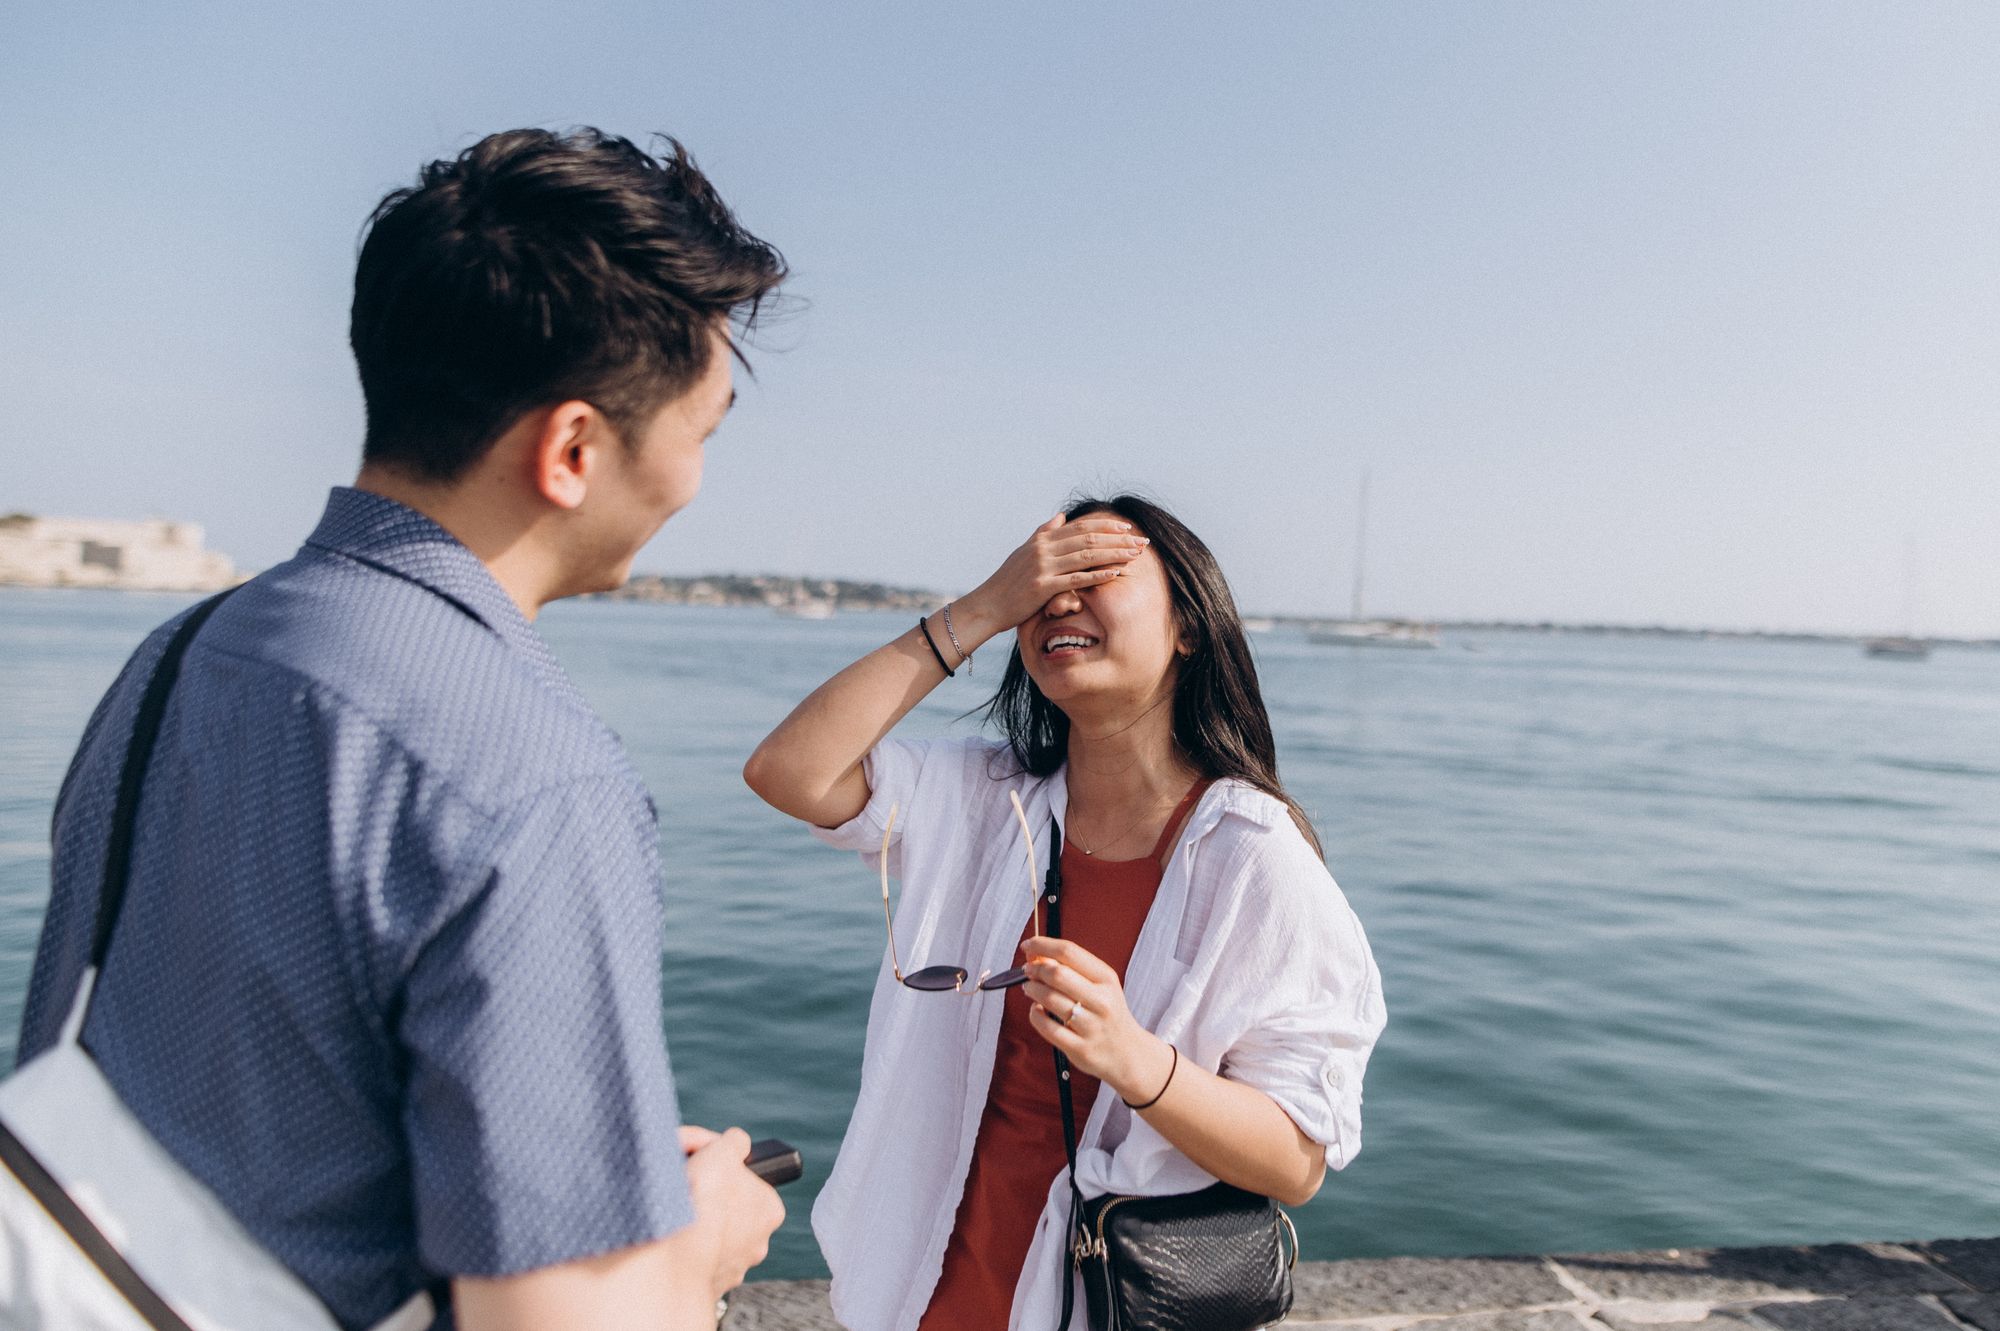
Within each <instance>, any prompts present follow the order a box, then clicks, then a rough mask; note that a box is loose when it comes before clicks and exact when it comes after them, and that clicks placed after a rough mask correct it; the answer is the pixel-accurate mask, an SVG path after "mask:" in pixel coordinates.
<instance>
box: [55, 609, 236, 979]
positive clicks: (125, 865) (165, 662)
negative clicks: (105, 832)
mask: <svg viewBox="0 0 2000 1331" xmlns="http://www.w3.org/2000/svg"><path fill="white" fill-rule="evenodd" d="M235 590H236V589H235V588H234V587H231V588H230V589H229V590H228V591H226V592H222V593H220V594H219V595H216V596H211V597H209V598H208V599H207V600H206V601H203V602H202V603H201V604H200V605H198V606H196V607H195V608H194V610H193V612H192V613H190V614H189V615H188V617H187V618H186V619H183V620H182V621H181V624H180V627H179V628H177V629H175V630H174V635H173V637H171V638H169V639H168V640H167V645H166V649H165V650H164V651H162V652H161V653H160V659H159V662H158V663H157V664H155V665H154V667H153V675H152V678H151V679H149V680H147V682H146V692H145V694H144V695H143V696H141V698H140V699H139V712H138V716H137V718H136V719H135V720H134V721H133V723H132V738H131V740H130V742H128V743H127V744H126V746H125V766H124V768H123V770H122V771H121V772H120V773H119V777H118V803H117V805H116V807H115V808H114V810H113V812H112V815H111V839H110V843H109V845H108V846H107V848H106V850H105V853H104V883H103V886H102V887H101V888H100V889H99V890H98V894H97V924H96V927H95V930H94V931H93V933H92V936H91V942H90V972H96V971H99V970H102V969H103V967H104V958H105V956H106V955H107V954H109V953H110V951H111V937H112V934H113V933H114V932H115V931H116V930H117V928H118V915H119V912H120V911H121V910H123V909H124V906H125V889H126V887H127V886H128V885H129V884H130V882H131V879H132V841H133V837H134V835H135V833H136V831H137V828H138V824H139V798H140V796H141V795H142V794H144V792H145V786H146V768H147V765H148V764H149V763H150V762H151V761H152V757H153V745H154V744H155V743H156V742H157V741H158V740H159V738H160V723H161V722H162V721H163V720H164V719H165V717H166V714H167V699H168V698H169V697H170V696H171V695H172V693H173V691H174V681H175V680H177V679H179V678H180V673H181V660H182V658H184V657H185V656H186V655H187V650H188V647H189V645H190V644H192V643H193V642H194V635H195V634H197V633H199V632H200V631H201V626H202V625H203V624H206V623H207V622H208V617H209V616H210V615H212V614H214V613H215V611H216V607H218V606H220V605H221V604H222V603H223V602H224V601H225V600H227V599H228V598H229V596H230V595H231V594H232V593H233V592H235Z"/></svg>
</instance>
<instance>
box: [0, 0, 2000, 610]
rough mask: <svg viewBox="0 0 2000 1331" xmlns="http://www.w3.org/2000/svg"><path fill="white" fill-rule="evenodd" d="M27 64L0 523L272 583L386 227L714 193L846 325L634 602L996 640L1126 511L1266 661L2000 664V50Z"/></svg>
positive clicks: (318, 484)
mask: <svg viewBox="0 0 2000 1331" xmlns="http://www.w3.org/2000/svg"><path fill="white" fill-rule="evenodd" d="M7 27H8V33H7V37H6V39H5V41H4V44H0V110H4V112H5V121H6V125H7V129H8V132H7V133H6V134H5V135H4V136H0V192H4V197H5V198H6V200H7V203H8V206H7V207H6V208H5V209H0V255H4V260H0V390H4V394H5V402H6V404H7V408H8V410H7V430H6V438H7V442H6V443H5V445H4V448H5V454H4V456H5V460H6V467H5V469H4V475H0V509H26V510H29V511H34V512H46V513H66V514H94V515H102V516H142V515H147V514H161V515H168V516H175V517H184V518H189V519H193V520H196V521H200V522H203V523H205V524H206V525H207V526H208V528H209V532H210V540H211V544H213V545H214V546H216V547H217V548H220V549H222V550H225V551H227V552H228V553H229V554H231V555H233V556H234V557H235V558H236V559H237V560H238V561H239V562H241V563H243V564H245V565H248V566H252V567H256V566H261V565H263V564H267V563H270V562H273V561H275V560H278V559H280V558H283V557H284V556H285V555H286V554H287V553H289V551H290V550H291V549H292V548H293V547H294V546H295V545H296V544H297V542H298V540H299V539H300V537H301V536H303V534H304V533H305V531H306V530H307V529H308V528H309V527H310V525H311V523H312V521H313V519H314V518H315V517H316V515H317V513H318V510H319V507H320V505H321V503H322V501H323V497H324V492H325V489H326V487H327V486H329V485H333V484H338V483H342V482H344V481H346V480H348V479H349V478H351V476H352V474H353V471H354V467H355V463H356V459H357V455H358V448H359V439H360V433H361V406H360V397H359V392H358V390H357V389H356V387H355V384H354V379H353V373H352V367H351V363H350V361H349V359H348V355H347V350H346V343H345V336H346V308H347V299H348V283H349V279H350V276H351V266H352V262H353V255H354V247H355V242H356V238H357V234H358V229H359V225H360V223H361V220H362V218H363V217H364V216H365V215H366V214H367V212H368V211H369V209H370V208H371V207H372V206H373V205H374V203H375V202H376V200H377V199H378V198H379V197H380V196H381V195H382V194H383V193H384V192H385V191H387V190H389V189H391V188H393V187H395V186H398V185H400V184H402V183H405V182H406V181H407V180H408V179H409V178H410V177H411V176H412V175H413V173H414V171H415V169H416V168H417V166H418V165H419V164H420V163H421V162H423V161H425V160H427V159H429V158H432V157H435V156H439V155H443V154H448V153H450V152H453V151H455V150H457V149H458V148H461V147H463V146H464V145H466V144H467V143H469V142H470V141H472V140H473V139H474V138H476V137H477V136H478V135H480V134H482V133H485V132H487V131H490V130H494V129H499V128H504V127H508V126H513V125H519V124H543V125H569V124H595V125H599V126H602V127H604V128H606V129H609V130H613V131H617V132H622V133H626V134H631V135H635V136H636V135H641V134H644V133H647V132H649V131H653V130H666V131H670V132H672V133H674V134H677V135H679V136H680V137H682V138H683V139H684V140H685V141H686V142H687V143H688V144H689V146H690V147H691V148H692V150H693V151H694V152H695V154H696V156H697V158H698V159H699V160H700V161H701V162H702V164H703V166H704V167H705V168H706V169H707V170H708V171H709V173H710V174H711V175H712V176H713V177H714V178H715V179H716V181H717V182H718V184H719V185H720V187H721V188H722V190H723V192H724V194H725V196H726V197H727V198H729V199H730V200H731V202H732V203H733V204H735V206H736V207H737V210H738V212H739V213H740V215H741V216H742V218H743V219H744V221H745V222H746V223H747V224H748V225H749V226H750V227H751V228H752V229H753V230H755V231H757V232H759V233H760V234H762V235H764V236H766V237H768V238H769V239H770V240H772V241H773V242H774V243H776V244H777V245H778V246H779V247H780V248H781V249H783V250H784V251H785V253H786V255H787V256H788V257H789V258H790V259H791V261H792V263H793V265H794V268H795V270H796V273H797V277H796V281H795V283H794V284H793V288H792V289H793V291H794V292H795V293H796V294H797V295H799V296H801V297H804V298H805V299H806V300H807V301H808V302H809V307H808V308H806V309H805V310H804V311H803V312H802V313H800V314H798V315H796V316H795V317H793V318H792V319H790V320H789V321H788V322H786V323H785V324H783V325H782V326H779V327H776V328H773V329H771V330H770V332H769V333H768V335H767V337H766V339H765V341H766V343H767V345H766V346H765V348H764V349H763V350H762V351H760V352H757V353H756V354H755V360H756V363H757V366H758V371H759V377H758V382H757V383H756V384H755V385H754V386H749V387H747V388H746V391H744V393H743V400H742V402H741V403H740V404H739V406H738V408H737V411H736V413H735V415H734V416H733V417H732V419H731V420H730V422H729V423H728V424H727V425H726V426H725V427H724V429H723V430H722V432H721V433H720V434H719V435H718V436H717V437H716V439H715V440H714V442H713V444H712V452H711V455H710V467H709V474H708V483H707V488H706V489H705V491H704V493H703V494H702V496H701V498H700V499H699V500H698V501H697V502H696V504H695V506H694V507H693V508H691V509H690V510H688V511H687V512H686V513H684V514H682V515H681V516H680V517H679V518H676V519H675V520H674V522H672V523H671V524H669V526H668V527H667V529H666V531H665V532H664V533H663V534H662V535H661V536H660V538H659V539H658V540H656V541H655V542H654V543H653V545H651V546H650V547H649V548H648V549H647V551H646V552H645V553H644V554H643V555H642V556H641V557H640V567H641V568H644V569H653V570H659V571H669V572H697V571H708V570H720V569H734V570H746V571H747V570H768V571H777V572H811V573H818V574H826V575H838V576H851V577H863V578H877V579H883V580H887V581H892V582H899V583H915V584H920V585H929V586H934V587H938V588H942V589H945V590H954V589H962V588H963V587H965V586H968V585H970V584H971V583H973V582H975V581H977V580H978V579H979V578H980V577H982V576H984V574H985V573H986V572H987V571H989V569H990V568H991V566H992V565H993V564H995V563H997V561H998V560H999V558H1000V557H1001V556H1002V555H1003V554H1004V553H1005V551H1006V550H1007V549H1009V548H1011V546H1012V545H1013V544H1015V543H1017V542H1018V541H1019V540H1020V539H1021V538H1022V536H1024V535H1025V533H1026V531H1027V530H1028V529H1029V528H1030V527H1032V526H1033V524H1034V523H1035V522H1036V521H1038V520H1040V519H1041V518H1042V517H1044V516H1046V515H1047V514H1048V513H1050V512H1052V511H1053V510H1054V508H1055V506H1056V505H1057V504H1058V503H1059V502H1060V501H1061V500H1062V498H1063V497H1064V496H1065V494H1066V493H1067V492H1069V491H1070V490H1071V489H1072V488H1073V487H1076V486H1079V485H1081V486H1087V487H1095V488H1103V487H1109V486H1124V485H1131V486H1141V487H1145V488H1146V489H1148V490H1150V491H1151V492H1153V493H1154V494H1156V495H1158V496H1160V497H1162V498H1164V499H1165V500H1166V501H1167V502H1168V503H1169V504H1170V505H1172V506H1173V507H1175V508H1176V509H1177V510H1178V511H1179V512H1180V513H1181V514H1182V515H1183V516H1184V517H1185V518H1186V519H1187V520H1188V521H1189V522H1190V524H1191V525H1193V526H1194V528H1195V529H1196V530H1197V531H1198V532H1201V533H1202V534H1203V535H1204V536H1205V537H1206V538H1207V539H1208V540H1209V542H1210V543H1211V544H1212V545H1213V546H1214V547H1215V549H1216V551H1217V553H1218V554H1219V555H1220V556H1221V557H1222V560H1223V563H1224V567H1225V568H1226V569H1227V570H1228V572H1229V573H1230V575H1231V578H1232V580H1233V581H1234V583H1235V585H1236V587H1237V590H1238V595H1239V599H1240V600H1241V601H1242V602H1243V603H1244V604H1245V606H1246V608H1249V609H1252V610H1263V611H1282V612H1313V611H1331V610H1336V609H1339V608H1342V607H1344V605H1345V602H1346V588H1347V579H1348V577H1349V571H1350V559H1351V523H1352V516H1353V509H1354V497H1355V490H1356V484H1357V480H1358V477H1359V475H1360V473H1361V470H1362V468H1363V467H1364V466H1367V467H1369V468H1371V469H1372V472H1373V477H1374V500H1375V503H1374V521H1373V523H1372V528H1373V536H1374V539H1373V541H1372V542H1371V547H1370V598H1369V599H1370V601H1371V603H1372V605H1373V606H1374V607H1375V608H1379V609H1381V610H1384V611H1401V612H1404V613H1409V614H1414V615H1427V616H1444V617H1487V616H1492V617H1507V618H1542V617H1554V618H1560V619H1593V620H1614V621H1629V622H1653V621H1664V622H1672V623H1683V624H1713V625H1726V626H1743V627H1826V628H1852V629H1875V628H1885V627H1895V626H1896V625H1897V623H1898V622H1899V621H1900V619H1901V618H1902V599H1903V596H1902V585H1903V568H1904V563H1905V560H1904V549H1905V544H1906V542H1912V543H1913V545H1914V549H1915V551H1916V555H1917V567H1918V583H1919V588H1920V591H1919V604H1918V607H1917V617H1918V627H1919V628H1920V629H1923V630H1926V631H1930V632H1938V633H1969V634H1981V635H1991V634H2000V514H1997V513H1996V509H2000V504H1996V499H2000V447H1996V444H2000V438H1997V437H1996V436H2000V228H1997V227H1996V222H2000V151H1996V145H2000V6H1994V5H1992V4H1990V3H1985V2H1984V0H1981V2H1980V3H1963V4H1937V3H1904V2H1902V0H1898V2H1896V3H1887V2H1886V0H1885V2H1882V3H1871V4H1863V5H1848V4H1840V3H1832V2H1831V0H1811V2H1810V3H1797V4H1792V3H1745V2H1744V0H1728V2H1726V3H1675V4H1645V5H1641V4H1617V3H1608V2H1607V3H1590V4H1557V3H1536V4H1478V5H1474V4H1461V3H1451V4H1421V3H1393V4H1391V3H1382V4H1374V5H1355V4H1334V3H1324V2H1315V3H1294V4H1285V3H1273V4H1259V5H1228V6H1224V5H1202V6H1191V5H1143V6H1142V5H1115V4H1103V5H1077V4H1071V3H1064V4H1052V3H1051V4H1041V3H1014V4H1008V5H1004V6H999V5H994V6H978V7H975V6H941V5H934V4H906V5H899V4H868V5H858V4H857V5H850V4H830V5H805V4H760V3H729V4H720V3H718V4H677V5H659V4H638V3H599V4H588V3H585V4H572V5H565V6H548V5H539V4H538V5H525V4H495V5H484V6H470V5H465V6H448V5H433V6H407V5H400V4H399V5H389V4H382V3H376V2H375V0H363V2H362V3H351V4H346V5H341V6H292V5H249V4H213V3H177V4H173V5H111V6H93V7H83V8H79V7H74V6H48V5H43V6H29V7H26V8H17V10H16V12H15V13H13V14H12V15H11V16H10V18H9V20H8V24H7Z"/></svg>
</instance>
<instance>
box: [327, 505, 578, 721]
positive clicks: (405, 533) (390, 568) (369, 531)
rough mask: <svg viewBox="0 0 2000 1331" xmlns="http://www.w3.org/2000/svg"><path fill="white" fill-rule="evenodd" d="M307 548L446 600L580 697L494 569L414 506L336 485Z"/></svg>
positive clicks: (545, 675)
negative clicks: (357, 565) (496, 576)
mask: <svg viewBox="0 0 2000 1331" xmlns="http://www.w3.org/2000/svg"><path fill="white" fill-rule="evenodd" d="M306 545H307V547H308V548H310V549H314V550H320V551H324V552H326V553H329V554H335V555H341V556H344V557H346V558H348V559H352V560H355V561H356V562H358V563H363V564H367V565H368V566H369V567H371V568H374V569H378V570H380V571H381V572H383V573H387V574H389V575H391V576H392V577H398V578H402V579H404V580H406V581H408V582H414V583H416V584H417V585H418V586H420V587H423V588H424V589H426V590H427V591H430V592H433V593H435V594H436V595H438V596H441V597H443V598H444V599H445V600H447V601H449V602H451V603H452V605H454V606H456V607H457V608H458V609H459V610H461V611H463V612H464V613H465V614H467V615H469V616H470V617H472V618H473V619H476V620H478V621H479V622H480V623H481V624H483V625H485V626H486V627H487V628H488V629H490V630H492V631H493V633H494V634H495V636H497V637H498V638H499V639H500V640H501V641H502V642H505V643H506V644H507V645H508V646H509V647H512V648H513V649H514V650H515V651H517V652H519V653H520V654H521V655H522V656H524V657H526V658H527V659H528V661H529V662H530V663H531V664H532V665H533V667H534V668H535V670H536V672H537V673H538V674H539V675H541V676H542V677H543V678H544V680H545V681H546V682H548V683H549V684H551V685H552V686H554V687H555V688H557V689H558V690H559V691H561V692H563V693H565V694H567V695H569V696H572V697H575V696H577V694H576V688H575V686H574V685H573V684H571V683H570V680H569V676H568V675H567V674H565V673H564V671H563V668H562V666H561V665H559V664H558V663H557V661H556V658H555V655H554V653H552V652H550V651H549V647H548V644H547V643H545V642H543V641H542V635H541V634H539V633H537V632H535V629H534V626H533V625H532V624H530V623H529V622H528V620H527V617H526V616H525V615H523V614H522V613H521V608H520V607H519V606H518V605H516V604H514V598H513V597H511V596H509V595H507V592H506V589H505V588H503V587H501V585H500V583H499V582H498V580H496V579H495V578H494V576H493V573H492V570H490V569H488V568H487V567H486V565H485V564H484V563H483V562H481V560H480V558H479V556H477V555H475V554H473V553H472V551H471V550H469V549H467V548H466V546H465V544H464V543H463V542H461V541H460V540H459V539H458V538H457V537H456V536H453V535H452V534H451V533H450V532H448V531H446V530H445V529H444V528H443V527H441V526H439V525H438V524H437V523H436V522H434V521H432V520H431V519H430V518H428V517H425V516H424V515H423V514H422V513H419V512H418V511H417V510H416V509H414V508H411V507H410V506H409V505H407V504H399V503H397V502H396V501H395V500H393V499H389V498H386V497H384V496H382V495H378V494H372V493H370V492H369V491H367V490H356V489H353V488H352V487H349V486H344V485H339V486H335V487H334V488H333V492H332V493H331V494H329V495H328V496H327V501H326V511H325V512H324V513H323V514H321V515H320V520H319V526H317V527H315V528H314V529H313V533H312V535H311V536H308V537H307V538H306Z"/></svg>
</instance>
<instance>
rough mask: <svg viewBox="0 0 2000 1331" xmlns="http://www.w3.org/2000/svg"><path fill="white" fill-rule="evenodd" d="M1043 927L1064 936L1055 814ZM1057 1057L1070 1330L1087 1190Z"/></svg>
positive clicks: (1065, 1317) (1065, 1067)
mask: <svg viewBox="0 0 2000 1331" xmlns="http://www.w3.org/2000/svg"><path fill="white" fill-rule="evenodd" d="M1042 905H1043V906H1044V907H1046V909H1045V910H1043V912H1042V927H1043V928H1045V929H1047V930H1048V931H1049V937H1051V938H1061V937H1062V826H1061V825H1060V824H1059V823H1057V822H1056V820H1055V817H1054V815H1051V816H1050V818H1049V872H1048V877H1047V878H1046V879H1045V880H1044V886H1043V889H1042ZM1051 1052H1053V1053H1054V1054H1055V1056H1056V1098H1057V1099H1058V1100H1060V1101H1061V1102H1062V1125H1063V1154H1064V1155H1065V1156H1066V1157H1068V1159H1069V1222H1068V1223H1067V1224H1065V1225H1064V1226H1063V1244H1062V1254H1063V1287H1062V1325H1061V1327H1060V1328H1059V1331H1069V1323H1070V1318H1071V1317H1072V1316H1073V1315H1074V1314H1075V1312H1076V1256H1075V1253H1076V1239H1077V1234H1076V1227H1077V1222H1078V1221H1079V1220H1080V1219H1081V1218H1082V1216H1083V1192H1082V1190H1081V1189H1079V1188H1078V1187H1077V1186H1076V1106H1075V1103H1074V1102H1073V1101H1072V1100H1071V1099H1070V1088H1069V1081H1070V1077H1069V1057H1068V1055H1066V1054H1064V1053H1063V1051H1062V1050H1060V1049H1055V1050H1052V1051H1051Z"/></svg>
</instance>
